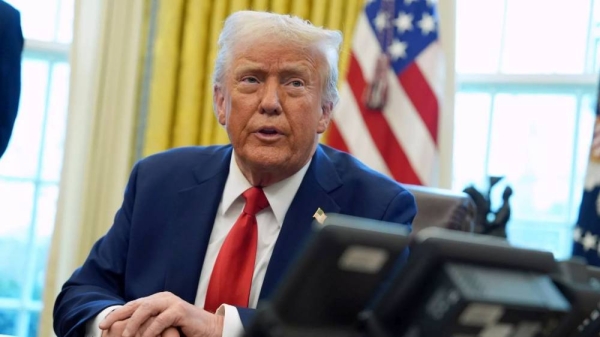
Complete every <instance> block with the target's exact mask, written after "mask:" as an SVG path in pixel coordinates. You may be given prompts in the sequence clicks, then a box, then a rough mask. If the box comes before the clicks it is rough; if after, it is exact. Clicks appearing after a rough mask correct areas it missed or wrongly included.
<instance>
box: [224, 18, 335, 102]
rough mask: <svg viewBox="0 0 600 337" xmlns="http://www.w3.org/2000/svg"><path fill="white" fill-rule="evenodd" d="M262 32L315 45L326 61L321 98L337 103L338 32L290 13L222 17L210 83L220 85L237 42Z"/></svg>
mask: <svg viewBox="0 0 600 337" xmlns="http://www.w3.org/2000/svg"><path fill="white" fill-rule="evenodd" d="M263 35H269V36H274V37H281V38H282V39H283V40H287V41H293V42H294V43H298V44H300V45H306V46H308V45H316V46H318V47H319V48H318V49H319V51H320V52H321V53H322V55H323V56H324V57H325V59H326V60H327V63H328V70H327V74H326V75H327V76H326V78H325V85H324V86H323V90H324V93H323V96H324V100H325V101H326V102H327V103H332V104H333V105H334V106H335V104H337V102H338V100H339V93H338V90H337V81H338V59H339V52H340V45H341V43H342V33H341V32H340V31H337V30H329V29H324V28H322V27H316V26H314V25H313V24H311V23H310V22H309V21H306V20H303V19H301V18H299V17H297V16H291V15H281V14H274V13H268V12H256V11H239V12H235V13H233V14H231V15H230V16H229V17H228V18H227V20H225V25H224V26H223V31H222V32H221V35H220V36H219V42H218V46H219V50H218V52H217V59H216V61H215V71H214V75H213V84H214V85H221V84H222V81H223V79H224V76H225V69H226V66H227V63H228V62H229V60H230V59H231V56H232V51H233V49H234V47H235V46H236V45H237V44H239V43H240V42H241V41H246V40H248V39H249V38H252V37H256V36H263Z"/></svg>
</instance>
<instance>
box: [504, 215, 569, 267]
mask: <svg viewBox="0 0 600 337" xmlns="http://www.w3.org/2000/svg"><path fill="white" fill-rule="evenodd" d="M507 236H508V240H509V241H510V243H511V245H513V246H517V247H523V248H530V249H538V250H544V251H548V252H552V253H553V254H554V258H556V259H559V260H564V259H567V258H568V257H569V256H570V255H571V245H572V243H573V232H572V230H571V227H557V226H549V225H548V224H546V223H539V222H535V221H515V222H511V225H510V226H509V227H508V229H507Z"/></svg>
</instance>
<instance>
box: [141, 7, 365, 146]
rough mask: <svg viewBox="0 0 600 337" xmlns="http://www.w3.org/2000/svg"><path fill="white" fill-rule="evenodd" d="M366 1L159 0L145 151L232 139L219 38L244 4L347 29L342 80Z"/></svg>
mask: <svg viewBox="0 0 600 337" xmlns="http://www.w3.org/2000/svg"><path fill="white" fill-rule="evenodd" d="M363 2H364V0H222V1H211V0H158V5H159V8H158V13H157V20H156V26H155V38H154V45H153V49H152V51H151V53H152V55H151V59H152V60H153V61H152V64H151V66H150V70H149V71H150V72H151V76H150V78H151V80H150V84H149V89H148V93H147V103H148V104H147V106H148V108H147V111H142V113H141V116H140V118H142V119H143V121H142V122H141V123H142V125H145V128H144V129H143V130H142V132H143V135H141V137H139V139H141V140H142V144H138V145H139V146H141V149H142V151H141V155H142V156H147V155H150V154H153V153H156V152H159V151H163V150H166V149H169V148H172V147H179V146H188V145H212V144H226V143H228V142H229V140H228V138H227V134H226V133H225V131H224V129H223V128H222V127H221V126H220V125H219V124H218V123H217V121H216V118H215V117H214V112H213V103H212V94H213V92H212V90H213V88H212V71H213V65H214V61H215V57H216V53H217V50H216V45H217V38H218V36H219V33H220V32H221V28H222V26H223V22H224V21H225V18H226V17H227V16H228V15H229V14H230V13H233V12H235V11H239V10H244V9H254V10H265V11H271V12H276V13H289V14H293V15H297V16H300V17H302V18H304V19H307V20H310V21H311V22H312V23H313V24H315V25H317V26H323V27H326V28H330V29H337V30H340V31H342V33H343V34H344V44H343V49H342V53H341V58H340V82H341V80H343V79H344V78H345V71H346V68H347V63H348V56H349V50H350V41H351V40H352V33H353V31H354V25H355V22H356V18H357V16H358V13H359V11H360V9H361V8H362V5H363Z"/></svg>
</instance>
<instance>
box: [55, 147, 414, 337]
mask: <svg viewBox="0 0 600 337" xmlns="http://www.w3.org/2000/svg"><path fill="white" fill-rule="evenodd" d="M231 155H232V148H231V146H213V147H204V148H202V147H190V148H179V149H174V150H170V151H167V152H163V153H160V154H157V155H154V156H150V157H148V158H146V159H143V160H141V161H140V162H138V163H137V164H136V165H135V167H134V169H133V172H132V174H131V177H130V179H129V183H128V185H127V189H126V191H125V198H124V201H123V205H122V207H121V209H119V211H118V212H117V215H116V217H115V221H114V224H113V226H112V227H111V229H110V230H109V231H108V233H107V234H106V235H105V236H104V237H103V238H101V239H100V240H99V241H98V242H97V243H96V244H95V245H94V247H93V248H92V251H91V253H90V255H89V257H88V258H87V260H86V261H85V263H84V264H83V266H82V267H81V268H79V269H77V270H76V271H75V272H74V273H73V275H72V276H71V278H70V279H69V280H68V281H67V282H66V283H65V285H64V286H63V289H62V291H61V293H60V294H59V296H58V298H57V300H56V304H55V307H54V329H55V332H56V334H57V335H58V336H59V337H62V336H83V335H84V331H85V322H86V321H87V320H89V319H91V318H93V317H94V316H96V315H97V314H98V313H99V312H100V311H101V310H102V309H104V308H106V307H108V306H111V305H120V304H124V303H125V302H127V301H130V300H133V299H136V298H139V297H143V296H149V295H152V294H154V293H157V292H161V291H169V292H172V293H174V294H175V295H177V296H179V297H181V298H182V299H184V300H185V301H187V302H189V303H194V300H195V297H196V291H197V288H198V282H199V279H200V273H201V272H202V271H201V268H202V264H203V261H204V256H205V254H206V249H207V246H208V241H209V238H210V234H211V231H212V226H213V223H214V220H215V216H216V212H217V208H218V205H219V203H220V200H221V196H222V193H223V188H224V186H225V181H226V179H227V176H228V174H229V163H230V159H231ZM319 207H320V208H321V209H323V210H324V211H325V213H328V212H331V213H343V214H349V215H354V216H361V217H367V218H372V219H381V220H386V221H390V222H396V223H398V224H405V225H408V226H410V224H411V222H412V220H413V218H414V216H415V214H416V206H415V201H414V198H413V196H412V195H411V194H410V193H409V192H408V191H406V190H405V189H403V188H402V187H401V186H400V185H399V184H397V183H396V182H394V181H392V180H390V179H388V178H387V177H385V176H383V175H381V174H379V173H376V172H375V171H373V170H371V169H369V168H367V167H366V166H364V165H363V164H362V163H360V162H359V161H357V160H356V159H354V158H353V157H351V156H350V155H348V154H345V153H343V152H340V151H337V150H334V149H332V148H329V147H326V146H323V145H319V146H318V148H317V151H316V152H315V155H314V156H313V160H312V162H311V164H310V166H309V168H308V170H307V172H306V175H305V177H304V179H303V181H302V183H301V184H300V187H299V189H298V192H297V193H296V196H295V197H294V199H293V201H292V204H291V205H290V208H289V210H288V212H287V214H286V216H285V220H284V223H283V226H282V228H281V232H280V234H279V237H278V239H277V242H276V244H275V248H274V250H273V255H272V258H271V260H270V262H269V265H268V268H267V271H266V275H265V279H264V283H263V286H262V289H261V293H260V299H265V298H268V297H269V296H270V295H271V293H272V292H273V290H274V288H275V287H276V286H277V284H278V283H279V281H280V279H281V276H282V274H283V273H284V272H285V270H286V269H287V267H288V266H289V265H290V262H291V261H292V260H293V259H294V255H295V253H296V252H297V251H298V250H299V249H300V248H301V246H302V244H303V241H304V239H306V238H307V237H308V235H309V234H310V232H311V224H312V220H313V214H314V213H315V211H316V210H317V208H319ZM240 316H241V317H242V321H243V323H245V324H246V323H247V322H248V320H249V318H250V316H251V309H240Z"/></svg>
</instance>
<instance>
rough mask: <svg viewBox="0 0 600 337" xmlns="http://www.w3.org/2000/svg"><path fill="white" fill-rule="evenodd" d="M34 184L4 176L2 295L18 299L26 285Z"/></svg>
mask: <svg viewBox="0 0 600 337" xmlns="http://www.w3.org/2000/svg"><path fill="white" fill-rule="evenodd" d="M33 195H34V185H33V183H28V182H10V181H6V180H2V179H0V223H2V226H0V256H10V257H11V258H10V259H0V297H9V298H18V297H19V296H20V295H21V289H22V287H23V285H24V284H25V273H26V269H27V268H24V266H25V265H26V261H27V254H15V252H26V251H27V248H28V235H29V229H30V225H31V214H32V211H33V199H34V197H33Z"/></svg>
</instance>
